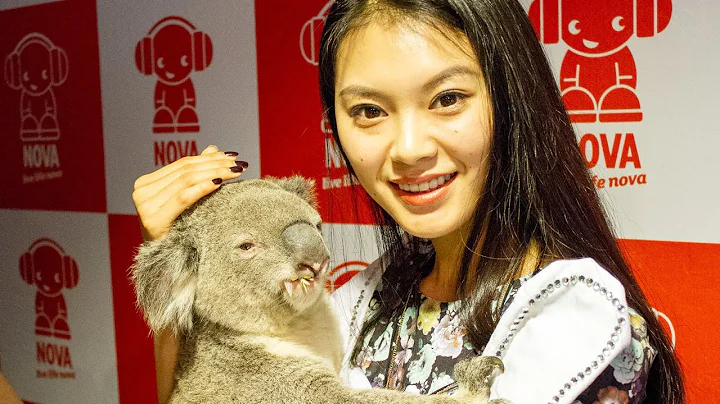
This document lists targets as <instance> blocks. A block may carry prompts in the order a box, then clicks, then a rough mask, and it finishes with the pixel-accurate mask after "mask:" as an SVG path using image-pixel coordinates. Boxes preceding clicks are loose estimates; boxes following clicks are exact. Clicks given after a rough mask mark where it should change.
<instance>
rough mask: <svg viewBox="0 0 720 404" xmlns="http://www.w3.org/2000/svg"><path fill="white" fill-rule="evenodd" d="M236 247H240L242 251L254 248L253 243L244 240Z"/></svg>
mask: <svg viewBox="0 0 720 404" xmlns="http://www.w3.org/2000/svg"><path fill="white" fill-rule="evenodd" d="M238 248H239V249H241V250H243V251H250V250H252V249H253V248H255V244H253V243H249V242H247V241H246V242H244V243H242V244H240V245H239V246H238Z"/></svg>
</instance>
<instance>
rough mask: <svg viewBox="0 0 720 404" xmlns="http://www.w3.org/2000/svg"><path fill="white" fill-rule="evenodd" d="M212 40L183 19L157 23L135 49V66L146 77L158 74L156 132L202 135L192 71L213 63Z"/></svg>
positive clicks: (163, 20)
mask: <svg viewBox="0 0 720 404" xmlns="http://www.w3.org/2000/svg"><path fill="white" fill-rule="evenodd" d="M212 54H213V48H212V42H211V41H210V37H209V36H208V35H207V34H205V33H203V32H201V31H198V30H196V29H195V26H194V25H192V24H191V23H190V22H188V21H187V20H185V19H184V18H181V17H174V16H171V17H165V18H163V19H162V20H160V21H158V23H157V24H155V25H154V26H153V27H152V28H151V29H150V32H149V33H148V36H146V37H145V38H143V39H142V40H141V41H140V42H139V43H138V44H137V46H136V47H135V65H136V66H137V68H138V70H139V71H140V72H141V73H143V74H145V75H148V76H150V75H155V77H157V80H158V81H157V84H156V85H155V117H154V119H153V133H172V132H199V131H200V123H199V120H198V115H197V111H196V108H197V100H196V98H195V86H194V85H193V82H192V80H191V79H190V73H192V72H193V71H202V70H205V69H206V68H207V67H208V66H209V65H210V62H211V61H212Z"/></svg>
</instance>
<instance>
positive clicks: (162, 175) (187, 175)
mask: <svg viewBox="0 0 720 404" xmlns="http://www.w3.org/2000/svg"><path fill="white" fill-rule="evenodd" d="M237 155H238V154H237V153H235V152H220V151H218V149H217V147H215V146H208V147H207V148H206V149H205V150H203V151H202V153H201V154H200V155H199V156H191V157H183V158H181V159H179V160H177V161H175V162H174V163H172V164H168V165H167V166H165V167H163V168H160V169H159V170H156V171H153V172H151V173H150V174H146V175H143V176H142V177H140V178H138V179H137V181H135V191H133V194H132V197H133V202H134V203H135V209H136V210H137V212H138V216H139V218H140V224H141V228H142V233H143V239H144V240H146V241H149V240H157V239H159V238H161V237H163V236H164V235H165V234H166V233H167V232H168V229H170V226H171V225H172V223H173V221H174V220H175V218H177V217H178V216H179V215H180V214H181V213H182V212H183V211H184V210H185V209H187V208H188V207H190V206H191V205H192V204H193V203H195V202H197V201H198V200H199V199H200V198H202V197H203V196H205V195H207V194H209V193H211V192H212V191H214V190H216V189H218V188H219V187H220V184H221V183H222V181H225V180H230V179H233V178H237V177H239V176H240V174H241V173H242V172H243V171H244V170H245V169H246V168H247V162H245V161H235V158H236V157H237Z"/></svg>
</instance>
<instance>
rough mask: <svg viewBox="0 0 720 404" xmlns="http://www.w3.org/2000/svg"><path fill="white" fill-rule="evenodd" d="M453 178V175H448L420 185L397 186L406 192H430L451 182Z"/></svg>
mask: <svg viewBox="0 0 720 404" xmlns="http://www.w3.org/2000/svg"><path fill="white" fill-rule="evenodd" d="M452 177H453V174H446V175H443V176H442V177H437V178H433V179H432V180H430V181H425V182H421V183H420V184H397V185H398V186H399V187H400V189H402V190H403V191H406V192H425V191H429V190H431V189H435V188H437V187H439V186H441V185H442V184H444V183H445V182H446V181H450V179H451V178H452Z"/></svg>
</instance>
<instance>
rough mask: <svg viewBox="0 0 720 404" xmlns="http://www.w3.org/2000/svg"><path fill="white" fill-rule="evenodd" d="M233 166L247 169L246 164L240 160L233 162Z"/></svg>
mask: <svg viewBox="0 0 720 404" xmlns="http://www.w3.org/2000/svg"><path fill="white" fill-rule="evenodd" d="M235 165H236V166H238V167H242V168H248V162H247V161H242V160H235Z"/></svg>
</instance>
